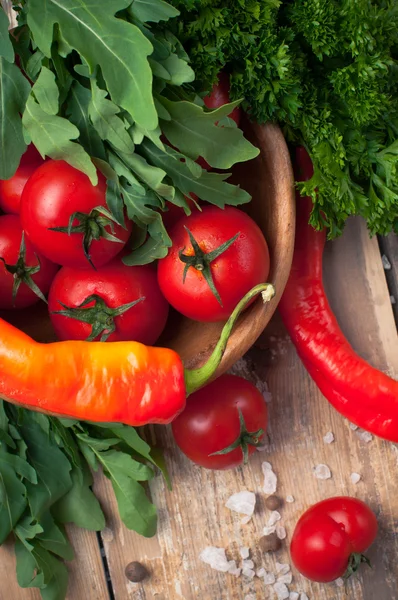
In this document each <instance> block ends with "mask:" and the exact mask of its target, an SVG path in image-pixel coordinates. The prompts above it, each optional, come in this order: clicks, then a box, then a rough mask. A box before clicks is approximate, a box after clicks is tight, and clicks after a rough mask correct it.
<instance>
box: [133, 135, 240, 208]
mask: <svg viewBox="0 0 398 600" xmlns="http://www.w3.org/2000/svg"><path fill="white" fill-rule="evenodd" d="M141 148H142V151H143V152H144V154H145V156H146V157H147V158H148V159H149V160H150V161H151V162H152V163H153V164H155V165H157V166H159V167H160V168H161V169H163V170H164V171H166V173H167V174H168V175H169V177H170V178H171V179H172V181H173V183H174V185H175V186H176V187H177V188H179V189H180V190H181V191H182V192H183V194H185V195H188V194H190V193H191V192H192V193H194V194H196V195H197V196H198V197H199V198H201V199H202V200H206V201H207V202H210V203H211V204H215V205H216V206H220V207H221V208H224V206H225V205H226V204H232V205H234V206H237V205H239V204H244V203H246V202H249V201H250V195H249V194H248V193H247V192H246V191H245V190H243V189H241V188H240V187H237V186H234V185H231V184H229V183H226V182H225V179H227V178H228V177H229V175H230V174H229V173H224V174H219V173H210V172H208V171H204V170H203V169H200V167H199V165H196V168H197V169H198V170H199V169H200V170H201V174H200V175H199V177H194V176H193V175H192V171H191V168H190V166H189V165H188V164H187V162H186V157H185V156H184V155H183V154H180V153H179V152H177V151H175V150H173V149H172V148H167V147H166V148H165V152H162V151H161V150H160V149H159V148H157V147H156V146H155V145H154V144H152V142H150V141H148V140H144V141H143V143H142V144H141Z"/></svg>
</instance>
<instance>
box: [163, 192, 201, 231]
mask: <svg viewBox="0 0 398 600" xmlns="http://www.w3.org/2000/svg"><path fill="white" fill-rule="evenodd" d="M191 196H192V198H194V200H191V198H188V197H187V196H185V200H186V201H187V204H188V206H189V208H190V210H191V212H194V211H195V210H198V209H197V206H196V203H197V202H198V197H197V196H196V194H192V193H191ZM185 216H186V213H185V211H184V209H183V208H182V207H181V206H177V205H176V204H172V203H171V202H168V203H167V210H165V211H164V212H162V219H163V224H164V226H165V227H166V229H167V230H168V231H169V230H171V228H172V227H174V225H175V224H176V223H177V221H179V220H180V219H182V217H185Z"/></svg>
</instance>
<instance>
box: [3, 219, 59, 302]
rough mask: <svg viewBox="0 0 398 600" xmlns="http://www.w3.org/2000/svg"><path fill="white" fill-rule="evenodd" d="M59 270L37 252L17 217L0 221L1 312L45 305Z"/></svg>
mask: <svg viewBox="0 0 398 600" xmlns="http://www.w3.org/2000/svg"><path fill="white" fill-rule="evenodd" d="M57 270H58V266H57V265H55V264H54V263H52V262H50V261H49V260H47V258H45V257H44V256H42V255H41V254H40V253H38V252H36V251H35V249H34V248H33V246H32V244H31V243H30V242H29V240H27V239H25V236H24V235H23V231H22V226H21V222H20V220H19V217H18V216H17V215H3V216H2V217H0V308H2V309H12V308H26V307H27V306H31V305H32V304H35V303H36V302H37V301H38V300H39V299H40V298H41V299H42V300H44V301H45V295H46V294H47V292H48V290H49V288H50V284H51V282H52V280H53V279H54V277H55V274H56V272H57Z"/></svg>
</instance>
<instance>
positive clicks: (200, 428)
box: [172, 375, 268, 469]
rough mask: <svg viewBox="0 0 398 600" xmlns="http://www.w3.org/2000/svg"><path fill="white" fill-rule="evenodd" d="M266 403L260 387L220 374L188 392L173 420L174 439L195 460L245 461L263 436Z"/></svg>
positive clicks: (215, 463)
mask: <svg viewBox="0 0 398 600" xmlns="http://www.w3.org/2000/svg"><path fill="white" fill-rule="evenodd" d="M267 423H268V411H267V405H266V403H265V400H264V398H263V396H262V394H261V393H260V392H259V390H258V389H257V388H256V387H255V386H254V385H253V384H252V383H250V382H249V381H247V380H246V379H243V377H238V376H236V375H221V376H220V377H219V378H218V379H216V380H215V381H213V382H211V383H209V384H208V385H206V386H205V387H204V388H202V389H200V390H198V391H197V392H194V393H193V394H192V395H191V396H189V398H188V400H187V405H186V408H185V410H184V411H183V412H182V413H181V414H180V415H179V416H178V417H177V418H176V419H175V420H174V421H173V422H172V431H173V435H174V439H175V441H176V444H177V446H178V447H179V448H180V450H181V451H182V452H183V453H184V454H185V455H186V456H187V457H188V458H189V459H191V460H192V461H193V462H194V463H196V464H198V465H201V466H202V467H206V468H207V469H231V468H233V467H237V466H239V465H241V464H243V463H246V462H247V460H248V458H249V456H250V455H251V454H252V453H253V452H254V451H255V449H256V447H257V446H258V445H259V444H261V442H262V441H263V439H264V436H265V433H266V429H267Z"/></svg>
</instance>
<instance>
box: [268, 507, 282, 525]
mask: <svg viewBox="0 0 398 600" xmlns="http://www.w3.org/2000/svg"><path fill="white" fill-rule="evenodd" d="M281 518H282V517H281V513H280V512H278V511H277V510H273V511H272V513H271V514H270V516H269V519H268V522H267V527H273V526H274V525H275V524H276V523H277V522H278V521H280V520H281Z"/></svg>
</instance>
